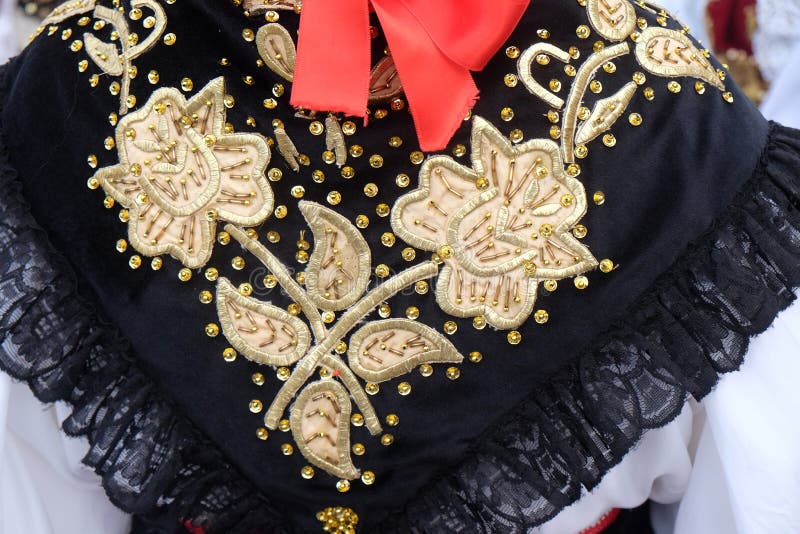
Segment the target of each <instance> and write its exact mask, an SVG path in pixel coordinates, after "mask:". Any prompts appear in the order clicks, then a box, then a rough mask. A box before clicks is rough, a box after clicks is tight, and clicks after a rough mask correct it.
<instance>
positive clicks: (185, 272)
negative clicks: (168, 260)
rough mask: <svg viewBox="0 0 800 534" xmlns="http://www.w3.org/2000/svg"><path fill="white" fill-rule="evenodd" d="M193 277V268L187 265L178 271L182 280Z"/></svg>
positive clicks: (186, 280)
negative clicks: (188, 267)
mask: <svg viewBox="0 0 800 534" xmlns="http://www.w3.org/2000/svg"><path fill="white" fill-rule="evenodd" d="M191 279H192V271H191V269H187V268H186V267H184V268H183V269H181V270H180V271H178V280H180V281H181V282H188V281H189V280H191Z"/></svg>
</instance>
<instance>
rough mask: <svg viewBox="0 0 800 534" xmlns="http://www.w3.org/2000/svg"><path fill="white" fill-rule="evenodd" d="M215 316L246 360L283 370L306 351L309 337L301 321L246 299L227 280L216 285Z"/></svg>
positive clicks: (223, 279) (268, 305)
mask: <svg viewBox="0 0 800 534" xmlns="http://www.w3.org/2000/svg"><path fill="white" fill-rule="evenodd" d="M217 314H218V315H219V320H220V323H221V324H222V330H223V332H224V334H225V337H226V338H227V340H228V341H229V342H230V343H231V345H233V347H234V348H235V349H236V350H238V351H239V352H240V353H242V355H244V357H245V358H247V359H248V360H252V361H254V362H258V363H263V364H269V365H277V366H285V365H291V364H293V363H294V362H296V361H297V360H299V359H300V358H301V357H302V356H303V355H304V354H305V353H306V351H307V350H308V347H309V344H310V335H309V332H308V327H306V325H305V323H304V322H303V321H301V320H300V319H298V318H297V317H294V316H292V315H290V314H289V313H287V312H286V311H284V310H282V309H281V308H278V307H277V306H273V305H272V304H267V303H266V302H261V301H259V300H256V299H254V298H250V297H245V296H244V295H242V294H240V293H239V292H238V291H237V290H236V288H235V287H233V285H232V284H231V283H230V281H228V280H227V279H226V278H220V279H219V281H218V282H217Z"/></svg>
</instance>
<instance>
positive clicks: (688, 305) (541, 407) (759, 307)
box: [0, 73, 800, 534]
mask: <svg viewBox="0 0 800 534" xmlns="http://www.w3.org/2000/svg"><path fill="white" fill-rule="evenodd" d="M2 76H3V73H0V78H2ZM0 126H2V125H0ZM7 156H8V154H7V149H6V147H5V145H4V144H2V143H0V190H2V192H3V194H2V195H0V368H2V369H3V370H5V371H6V372H8V373H9V374H10V375H12V376H14V377H15V378H17V379H20V380H24V381H26V382H27V383H28V384H29V386H30V387H31V389H32V390H33V391H34V393H35V394H36V395H37V397H38V398H39V399H41V400H42V401H44V402H52V401H55V400H59V399H60V400H66V401H68V402H69V403H71V404H72V406H73V413H72V415H71V416H70V417H69V419H67V421H65V423H64V430H65V431H66V432H67V433H68V434H70V435H84V436H86V437H87V438H88V440H89V442H90V444H91V449H90V451H89V453H88V454H87V456H86V458H85V462H86V463H87V464H88V465H89V466H91V467H93V468H94V469H95V471H96V472H97V473H98V474H99V475H100V476H101V477H102V479H103V485H104V487H105V489H106V492H107V493H108V495H109V497H110V498H111V500H112V501H113V502H114V503H115V504H116V505H117V506H119V507H120V508H122V509H123V510H125V511H128V512H130V513H133V514H136V515H137V516H138V519H139V521H138V522H137V524H138V525H139V527H138V530H140V531H147V532H171V531H186V530H192V531H202V532H204V534H213V533H217V532H224V533H237V532H248V533H253V532H287V531H289V530H291V528H290V527H289V526H288V524H287V522H286V521H285V520H284V519H283V518H282V516H281V514H280V513H279V512H278V510H276V509H275V508H274V507H273V506H272V505H271V504H270V503H269V502H268V501H267V500H266V498H265V497H264V496H263V495H260V494H259V493H258V492H257V491H256V490H255V489H254V488H253V486H252V485H251V484H250V483H249V482H248V481H246V479H245V478H244V477H242V476H241V475H240V474H239V473H238V472H237V471H236V470H235V469H234V468H232V466H231V465H230V464H229V463H228V462H226V460H225V459H224V458H223V457H222V455H221V454H220V453H219V452H218V450H217V448H216V447H215V446H214V445H213V444H212V443H210V442H209V441H208V440H207V439H206V438H205V437H204V436H202V435H201V434H200V432H199V431H198V430H197V429H196V428H195V427H193V426H192V425H191V423H190V422H189V421H188V419H187V418H186V417H185V416H184V415H183V414H182V413H181V412H180V409H179V408H178V407H177V406H176V405H174V404H173V403H172V402H171V401H170V400H168V398H167V397H166V396H165V395H164V394H163V393H161V392H159V391H158V390H157V387H156V386H155V384H154V383H153V382H152V381H151V379H150V378H149V377H147V376H146V375H145V374H144V373H143V372H142V371H141V370H140V369H139V368H138V367H137V365H136V364H135V360H134V358H133V357H132V355H131V353H130V349H129V346H128V344H127V343H126V342H125V341H124V340H123V339H122V338H121V337H120V336H119V335H118V334H117V333H116V331H115V330H114V328H113V327H111V326H110V325H108V324H105V323H103V322H101V320H100V319H99V318H98V317H97V316H96V314H95V313H94V311H93V309H92V307H91V305H90V304H89V303H87V302H86V301H84V300H82V299H81V298H80V297H79V296H78V295H77V292H76V289H75V286H76V284H75V278H74V274H73V273H72V270H71V268H70V266H69V264H68V263H67V261H66V260H65V259H64V258H63V256H61V255H60V254H59V253H58V252H56V251H55V250H54V249H53V248H52V246H51V245H50V244H49V242H48V240H47V236H46V234H45V232H44V231H43V230H42V229H41V228H40V227H39V226H38V225H37V224H36V222H35V221H34V220H33V217H32V216H31V214H30V212H29V210H28V207H27V205H26V203H25V201H24V200H23V198H22V196H21V193H20V190H21V187H20V184H19V182H18V181H17V175H16V172H15V170H14V169H13V168H11V166H10V165H9V163H8V158H7ZM798 169H800V132H796V131H794V130H789V129H786V128H782V127H780V126H773V129H772V132H771V136H770V141H769V144H768V147H767V149H766V150H765V153H764V155H763V157H762V161H761V163H760V165H759V168H758V170H757V171H756V173H755V174H754V177H753V179H752V180H751V182H750V184H749V185H748V186H747V188H746V190H745V191H744V192H742V193H741V194H740V195H739V196H738V197H737V200H736V201H735V202H734V204H733V205H732V206H731V207H730V208H729V210H728V212H727V213H726V214H725V215H724V216H723V217H721V218H720V220H719V221H718V222H717V224H716V225H715V226H714V228H712V229H711V230H710V231H709V232H707V233H706V234H705V235H704V236H702V237H701V238H699V239H698V240H697V241H696V244H695V245H694V246H692V247H690V248H689V250H687V252H686V253H685V254H684V256H683V258H682V259H680V260H679V261H678V262H677V263H676V264H675V265H674V266H672V268H671V269H670V270H669V271H668V273H667V274H665V275H663V276H662V277H661V279H660V280H659V281H658V283H657V284H656V286H655V287H654V288H653V290H652V291H649V292H648V293H647V295H645V296H644V297H642V299H641V300H640V301H639V302H638V303H637V304H636V305H635V306H634V307H633V308H632V309H630V310H627V311H626V312H625V314H624V317H623V318H622V319H621V320H619V321H618V322H617V323H616V324H615V326H614V327H613V328H612V329H611V330H610V331H609V333H607V334H606V335H604V336H602V337H601V338H600V339H599V340H597V341H596V342H595V344H594V347H593V348H591V349H590V350H587V351H585V352H584V353H583V355H582V356H580V357H579V358H578V359H577V360H576V362H575V363H574V364H573V365H571V366H568V367H567V368H564V369H563V370H562V371H561V372H560V373H559V374H558V375H557V376H555V377H553V379H552V380H551V381H550V382H549V383H548V385H547V387H546V388H545V389H540V390H538V391H536V392H534V393H533V394H532V395H531V396H530V398H528V399H527V400H526V401H525V402H523V403H522V404H521V405H520V406H519V407H518V408H517V409H516V410H514V411H513V413H509V414H507V415H506V416H504V417H503V418H501V420H500V421H498V422H497V424H496V425H495V426H494V427H493V428H492V429H490V430H487V432H486V433H485V434H484V436H483V437H482V439H480V440H478V442H477V443H476V444H475V445H474V447H473V450H472V451H471V454H470V455H469V456H468V457H467V459H466V460H465V461H464V462H463V463H462V464H461V465H460V466H458V467H457V468H454V469H451V470H448V471H446V472H445V474H443V475H442V477H441V478H440V479H438V480H437V481H435V482H434V483H432V485H431V486H430V487H429V488H428V489H427V490H426V491H424V492H420V494H419V496H418V498H416V499H415V500H414V501H413V502H411V503H408V504H406V505H405V507H404V509H403V510H401V511H399V512H397V513H395V514H394V515H393V516H392V517H391V519H390V520H388V521H387V522H386V524H385V525H384V526H382V527H380V529H379V531H380V532H404V533H405V532H481V531H485V532H522V531H525V530H526V529H528V528H530V527H532V526H535V525H537V524H540V523H542V522H544V521H546V520H547V519H548V518H550V517H552V516H553V515H555V514H556V513H558V512H559V511H560V510H562V509H563V508H564V507H566V506H567V505H569V504H571V503H572V502H574V501H575V500H577V499H578V498H579V497H580V495H581V491H582V489H583V488H587V489H591V488H593V487H594V486H595V485H596V484H597V483H598V482H599V481H600V479H601V478H602V476H603V475H604V474H605V473H606V472H607V471H608V470H609V469H610V468H611V467H613V466H614V465H616V464H617V463H618V462H619V461H620V460H621V459H622V458H623V456H624V455H625V454H626V453H627V452H628V451H629V450H630V449H631V448H632V447H633V446H635V444H636V443H637V441H638V440H639V438H640V437H641V435H642V432H644V431H645V430H647V429H651V428H657V427H660V426H663V425H665V424H667V423H669V422H670V421H671V420H672V419H674V417H675V416H676V415H677V414H678V413H679V411H680V409H681V407H682V405H683V403H684V401H685V399H686V397H687V395H693V396H694V397H696V398H701V397H703V396H704V395H706V394H707V393H708V392H709V391H710V390H711V389H712V388H713V386H714V385H715V383H716V381H717V379H718V377H719V374H720V373H724V372H729V371H733V370H735V369H737V368H738V367H739V365H740V364H741V362H742V358H743V356H744V354H745V352H746V349H747V345H748V339H749V338H750V337H751V336H753V335H755V334H758V333H760V332H762V331H763V330H765V329H766V328H767V327H768V326H769V324H770V323H771V322H772V320H773V319H774V317H775V316H776V315H777V313H778V312H779V311H780V310H782V309H784V308H785V307H787V306H788V305H789V304H790V303H791V302H792V301H793V300H794V298H795V297H794V295H793V294H792V288H793V287H796V286H797V285H799V284H800V268H798V265H800V211H799V210H798V208H800V180H799V179H798V174H799V173H800V171H798Z"/></svg>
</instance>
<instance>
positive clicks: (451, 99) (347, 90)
mask: <svg viewBox="0 0 800 534" xmlns="http://www.w3.org/2000/svg"><path fill="white" fill-rule="evenodd" d="M528 3H529V0H494V1H489V0H304V1H303V11H302V15H301V18H300V30H299V39H298V47H297V59H296V61H295V72H294V86H293V88H292V100H291V103H292V105H293V106H296V107H302V108H304V109H309V110H317V111H336V112H343V113H345V114H347V115H355V116H358V117H364V116H366V111H367V100H368V97H369V76H370V34H369V6H370V4H371V5H372V8H373V9H374V10H375V12H376V13H377V15H378V18H379V19H380V23H381V27H382V28H383V31H384V33H385V34H386V40H387V41H388V43H389V49H390V50H391V53H392V58H393V59H394V63H395V66H396V67H397V73H398V75H399V77H400V81H401V82H402V84H403V89H404V91H405V94H406V99H407V100H408V106H409V109H410V111H411V115H412V116H413V118H414V124H415V126H416V130H417V137H418V138H419V145H420V148H421V149H422V150H424V151H433V150H441V149H443V148H445V147H446V146H447V143H448V142H449V141H450V138H451V137H452V136H453V134H454V133H455V131H456V130H457V129H458V127H459V125H460V124H461V121H462V120H463V119H464V117H465V116H466V114H467V111H469V110H470V109H471V108H472V106H473V105H474V103H475V100H477V98H478V88H477V87H476V86H475V82H474V81H473V80H472V75H471V74H470V71H478V70H481V69H483V67H484V66H485V65H486V63H487V62H488V61H489V59H491V57H492V56H493V55H494V53H495V52H497V50H498V49H499V48H500V47H501V46H502V45H503V43H504V42H505V40H506V39H507V38H508V36H509V35H510V34H511V32H512V31H513V30H514V28H515V27H516V25H517V23H518V22H519V19H520V17H521V16H522V14H523V13H524V11H525V9H526V8H527V6H528Z"/></svg>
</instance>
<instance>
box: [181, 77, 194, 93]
mask: <svg viewBox="0 0 800 534" xmlns="http://www.w3.org/2000/svg"><path fill="white" fill-rule="evenodd" d="M192 89H194V82H193V81H192V79H191V78H182V79H181V90H182V91H185V92H187V93H188V92H189V91H191V90H192Z"/></svg>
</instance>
